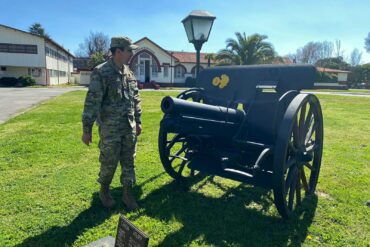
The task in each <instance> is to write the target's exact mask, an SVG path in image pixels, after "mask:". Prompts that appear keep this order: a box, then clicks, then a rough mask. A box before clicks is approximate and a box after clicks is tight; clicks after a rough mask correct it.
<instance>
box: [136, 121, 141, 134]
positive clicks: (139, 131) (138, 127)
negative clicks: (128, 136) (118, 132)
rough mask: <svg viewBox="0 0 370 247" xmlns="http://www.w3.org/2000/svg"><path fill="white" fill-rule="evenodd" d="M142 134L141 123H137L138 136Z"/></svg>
mask: <svg viewBox="0 0 370 247" xmlns="http://www.w3.org/2000/svg"><path fill="white" fill-rule="evenodd" d="M140 134H141V124H139V123H136V136H139V135H140Z"/></svg>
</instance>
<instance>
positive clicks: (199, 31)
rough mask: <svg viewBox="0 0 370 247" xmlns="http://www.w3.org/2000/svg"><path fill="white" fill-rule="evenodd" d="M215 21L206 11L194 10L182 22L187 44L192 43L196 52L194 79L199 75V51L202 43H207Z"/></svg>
mask: <svg viewBox="0 0 370 247" xmlns="http://www.w3.org/2000/svg"><path fill="white" fill-rule="evenodd" d="M215 19H216V17H215V16H213V15H212V14H210V13H209V12H207V11H204V10H194V11H192V12H191V13H190V14H189V15H188V16H187V17H186V18H185V19H184V20H182V23H183V24H184V27H185V31H186V35H187V37H188V40H189V43H193V44H194V48H195V50H196V51H197V64H196V66H197V67H196V77H198V74H199V67H200V49H202V45H203V43H204V42H207V40H208V37H209V33H210V32H211V29H212V25H213V21H214V20H215Z"/></svg>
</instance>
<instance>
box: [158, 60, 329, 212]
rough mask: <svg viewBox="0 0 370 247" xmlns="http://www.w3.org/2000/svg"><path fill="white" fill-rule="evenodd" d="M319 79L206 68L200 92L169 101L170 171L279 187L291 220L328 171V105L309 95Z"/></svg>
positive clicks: (276, 70) (269, 68)
mask: <svg viewBox="0 0 370 247" xmlns="http://www.w3.org/2000/svg"><path fill="white" fill-rule="evenodd" d="M315 78H316V69H315V67H314V66H311V65H254V66H221V67H214V68H206V69H204V70H202V71H201V72H200V73H199V75H198V77H197V81H196V85H197V86H198V87H197V88H192V89H189V90H186V91H184V92H182V93H180V94H179V95H178V96H177V97H176V98H174V97H169V96H167V97H165V98H163V100H162V103H161V109H162V111H163V113H164V116H163V119H162V120H161V123H160V130H159V136H158V148H159V155H160V159H161V162H162V164H163V167H164V169H165V171H166V172H167V173H168V174H169V175H170V176H171V177H173V178H174V179H176V180H184V179H186V178H188V177H195V176H197V174H198V173H203V174H209V175H212V176H219V177H222V178H227V179H232V180H235V181H239V182H242V183H247V184H252V185H255V186H260V187H264V188H267V189H272V190H273V194H274V203H275V205H276V208H277V210H278V212H279V213H280V215H281V216H282V217H284V218H288V217H290V216H291V215H292V212H293V211H294V210H295V209H296V208H298V207H299V206H300V205H301V202H302V201H303V200H306V199H309V197H308V195H312V194H314V192H315V189H316V185H317V181H318V177H319V172H320V167H321V157H322V151H323V133H324V130H323V117H322V111H321V106H320V102H319V100H318V98H317V97H316V96H315V95H313V94H310V93H303V92H301V90H303V89H312V88H313V86H314V81H315ZM240 109H243V110H240ZM303 192H304V193H303ZM304 195H306V196H304Z"/></svg>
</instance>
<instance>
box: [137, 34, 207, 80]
mask: <svg viewBox="0 0 370 247" xmlns="http://www.w3.org/2000/svg"><path fill="white" fill-rule="evenodd" d="M137 45H138V46H139V48H138V49H137V50H136V51H135V52H140V51H141V50H143V49H147V50H149V51H150V52H151V53H153V54H154V55H155V56H156V57H157V59H158V60H159V63H160V65H161V72H158V76H157V77H151V78H150V79H151V80H154V81H156V82H160V83H168V84H170V83H171V78H172V83H184V82H185V79H186V77H187V76H189V75H188V74H191V69H192V68H193V67H194V66H195V63H182V65H184V66H185V68H186V74H187V76H185V77H184V78H175V68H174V66H176V65H177V64H179V63H178V62H176V60H175V58H174V57H173V58H172V60H171V56H170V54H169V53H167V52H165V51H163V50H162V49H160V48H159V47H158V46H156V45H154V44H153V43H152V42H150V41H148V40H147V39H144V40H141V41H140V42H138V43H137ZM164 63H166V64H170V65H171V63H172V66H173V67H172V68H171V67H169V69H168V71H169V73H168V76H167V77H164V73H163V70H164V68H163V64H164ZM201 66H202V67H203V68H206V67H207V63H204V64H203V63H202V64H201ZM171 73H172V77H171ZM137 79H138V80H139V79H140V78H137Z"/></svg>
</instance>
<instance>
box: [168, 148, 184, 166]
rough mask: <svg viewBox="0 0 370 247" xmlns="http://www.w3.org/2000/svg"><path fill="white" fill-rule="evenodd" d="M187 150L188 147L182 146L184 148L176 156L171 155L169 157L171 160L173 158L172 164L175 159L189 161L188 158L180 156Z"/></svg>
mask: <svg viewBox="0 0 370 247" xmlns="http://www.w3.org/2000/svg"><path fill="white" fill-rule="evenodd" d="M185 149H186V146H182V147H181V148H180V150H179V151H177V152H176V154H174V155H170V156H169V157H171V158H172V159H170V162H171V163H172V161H173V160H174V159H175V158H178V159H182V160H187V159H186V158H184V157H182V156H180V154H181V153H182V152H184V151H185Z"/></svg>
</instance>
